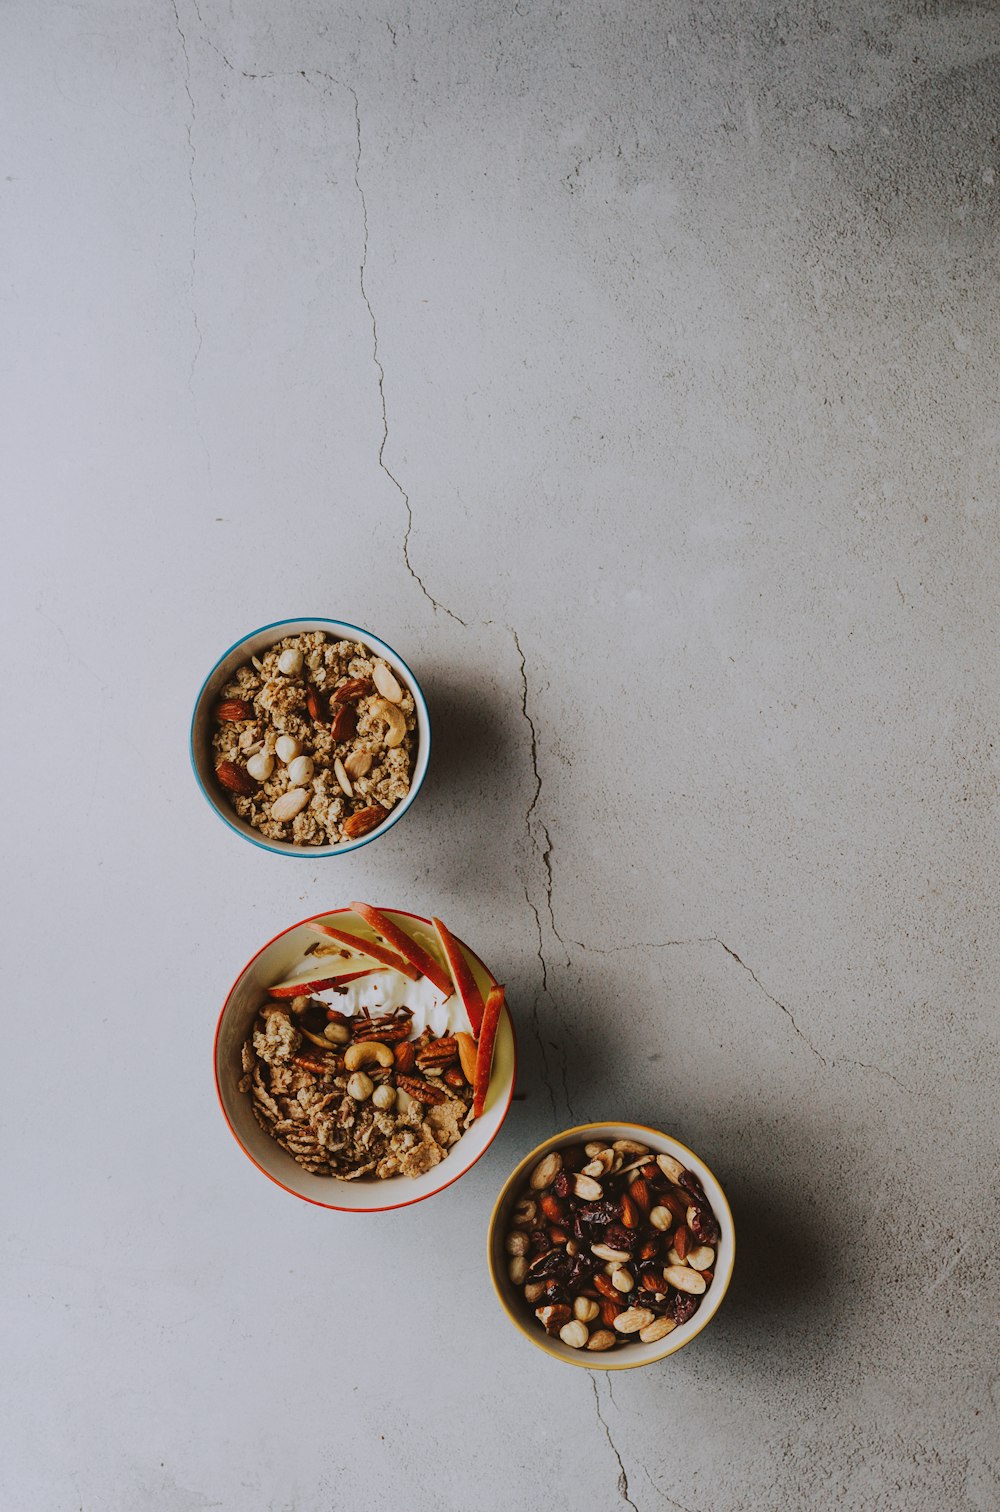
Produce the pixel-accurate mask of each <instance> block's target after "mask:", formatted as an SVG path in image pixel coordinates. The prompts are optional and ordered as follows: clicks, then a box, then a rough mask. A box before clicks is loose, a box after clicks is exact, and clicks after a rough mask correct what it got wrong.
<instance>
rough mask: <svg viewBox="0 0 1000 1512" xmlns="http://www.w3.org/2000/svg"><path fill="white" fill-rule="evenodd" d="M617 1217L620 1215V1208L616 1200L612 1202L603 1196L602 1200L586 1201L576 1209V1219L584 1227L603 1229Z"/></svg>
mask: <svg viewBox="0 0 1000 1512" xmlns="http://www.w3.org/2000/svg"><path fill="white" fill-rule="evenodd" d="M618 1217H620V1209H619V1207H618V1204H617V1202H613V1201H612V1200H611V1198H610V1197H605V1198H604V1200H603V1202H588V1203H586V1204H585V1205H584V1206H583V1207H582V1208H580V1209H579V1210H578V1212H577V1215H576V1221H577V1223H580V1224H583V1225H584V1226H585V1227H586V1228H594V1227H598V1228H601V1229H605V1228H607V1226H608V1224H609V1223H614V1221H615V1219H616V1218H618Z"/></svg>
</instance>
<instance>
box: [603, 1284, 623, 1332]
mask: <svg viewBox="0 0 1000 1512" xmlns="http://www.w3.org/2000/svg"><path fill="white" fill-rule="evenodd" d="M618 1295H619V1296H620V1295H621V1293H620V1292H619V1293H618ZM600 1309H601V1312H600V1318H601V1322H602V1323H603V1324H604V1326H605V1328H614V1326H615V1319H616V1318H618V1317H620V1316H621V1314H622V1313H623V1312H624V1311H625V1309H624V1307H623V1306H622V1304H621V1303H620V1302H612V1301H611V1299H610V1297H607V1298H605V1300H604V1301H603V1302H602V1303H601V1304H600Z"/></svg>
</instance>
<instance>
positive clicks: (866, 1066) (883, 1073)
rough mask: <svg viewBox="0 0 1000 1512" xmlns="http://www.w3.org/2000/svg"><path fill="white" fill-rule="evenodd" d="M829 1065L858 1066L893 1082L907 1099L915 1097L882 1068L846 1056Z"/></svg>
mask: <svg viewBox="0 0 1000 1512" xmlns="http://www.w3.org/2000/svg"><path fill="white" fill-rule="evenodd" d="M831 1064H832V1065H833V1066H834V1067H837V1066H858V1067H859V1068H860V1069H861V1070H862V1071H874V1072H875V1075H876V1076H884V1077H885V1078H886V1080H887V1081H891V1082H895V1083H896V1086H897V1087H898V1088H899V1090H900V1091H901V1092H905V1093H906V1095H907V1097H916V1095H917V1094H916V1092H914V1090H913V1088H912V1087H904V1086H903V1083H902V1082H901V1081H900V1080H899V1077H898V1076H893V1074H892V1072H891V1071H886V1070H885V1069H884V1067H882V1066H873V1065H872V1064H871V1062H870V1061H859V1060H849V1059H848V1058H847V1056H841V1057H840V1059H839V1060H835V1061H833V1062H831Z"/></svg>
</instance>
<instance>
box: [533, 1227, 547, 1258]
mask: <svg viewBox="0 0 1000 1512" xmlns="http://www.w3.org/2000/svg"><path fill="white" fill-rule="evenodd" d="M529 1243H530V1244H531V1252H532V1254H533V1255H544V1254H545V1251H546V1250H549V1249H551V1248H552V1240H551V1239H550V1238H549V1231H548V1229H532V1230H531V1234H530V1235H529Z"/></svg>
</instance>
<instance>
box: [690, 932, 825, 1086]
mask: <svg viewBox="0 0 1000 1512" xmlns="http://www.w3.org/2000/svg"><path fill="white" fill-rule="evenodd" d="M713 939H714V940H715V943H716V945H721V946H722V948H723V950H724V951H725V952H726V955H727V956H732V958H733V960H734V961H735V962H736V964H737V966H742V967H743V970H744V971H747V972H749V973H750V975H751V976H752V977H753V979H754V981H755V982H756V983H757V986H758V987H759V988H760V990H761V992H762V993H763V994H764V996H765V997H766V998H767V1000H768V1001H769V1002H771V1003H773V1004H774V1006H775V1007H776V1008H780V1009H781V1011H782V1013H783V1014H784V1015H785V1017H786V1018H787V1019H788V1022H789V1023H790V1024H791V1026H792V1028H793V1029H794V1030H795V1033H796V1034H797V1035H798V1037H799V1039H800V1040H801V1041H802V1043H803V1044H804V1045H806V1046H807V1047H808V1048H809V1049H810V1050H811V1051H812V1053H813V1055H815V1057H816V1059H817V1060H820V1061H822V1062H823V1065H824V1066H829V1064H830V1062H829V1061H828V1060H827V1058H826V1056H825V1055H821V1054H820V1052H819V1051H818V1050H817V1049H816V1046H815V1045H814V1044H813V1042H812V1040H811V1039H809V1038H808V1036H807V1035H805V1034H803V1033H802V1030H801V1029H800V1028H799V1026H798V1024H797V1023H796V1022H795V1015H794V1014H793V1013H792V1010H791V1009H790V1008H786V1007H785V1005H784V1003H779V1001H778V999H777V998H776V997H775V996H774V995H773V994H772V993H770V992H768V990H767V988H766V987H765V986H764V983H763V982H762V981H761V979H760V977H759V976H758V975H757V973H756V972H755V971H754V970H753V968H752V967H751V966H748V965H747V963H746V961H744V960H742V959H741V958H740V957H739V956H738V955H737V954H736V952H735V950H730V948H729V946H728V945H727V944H726V942H725V940H720V939H719V936H718V935H714V936H713Z"/></svg>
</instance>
